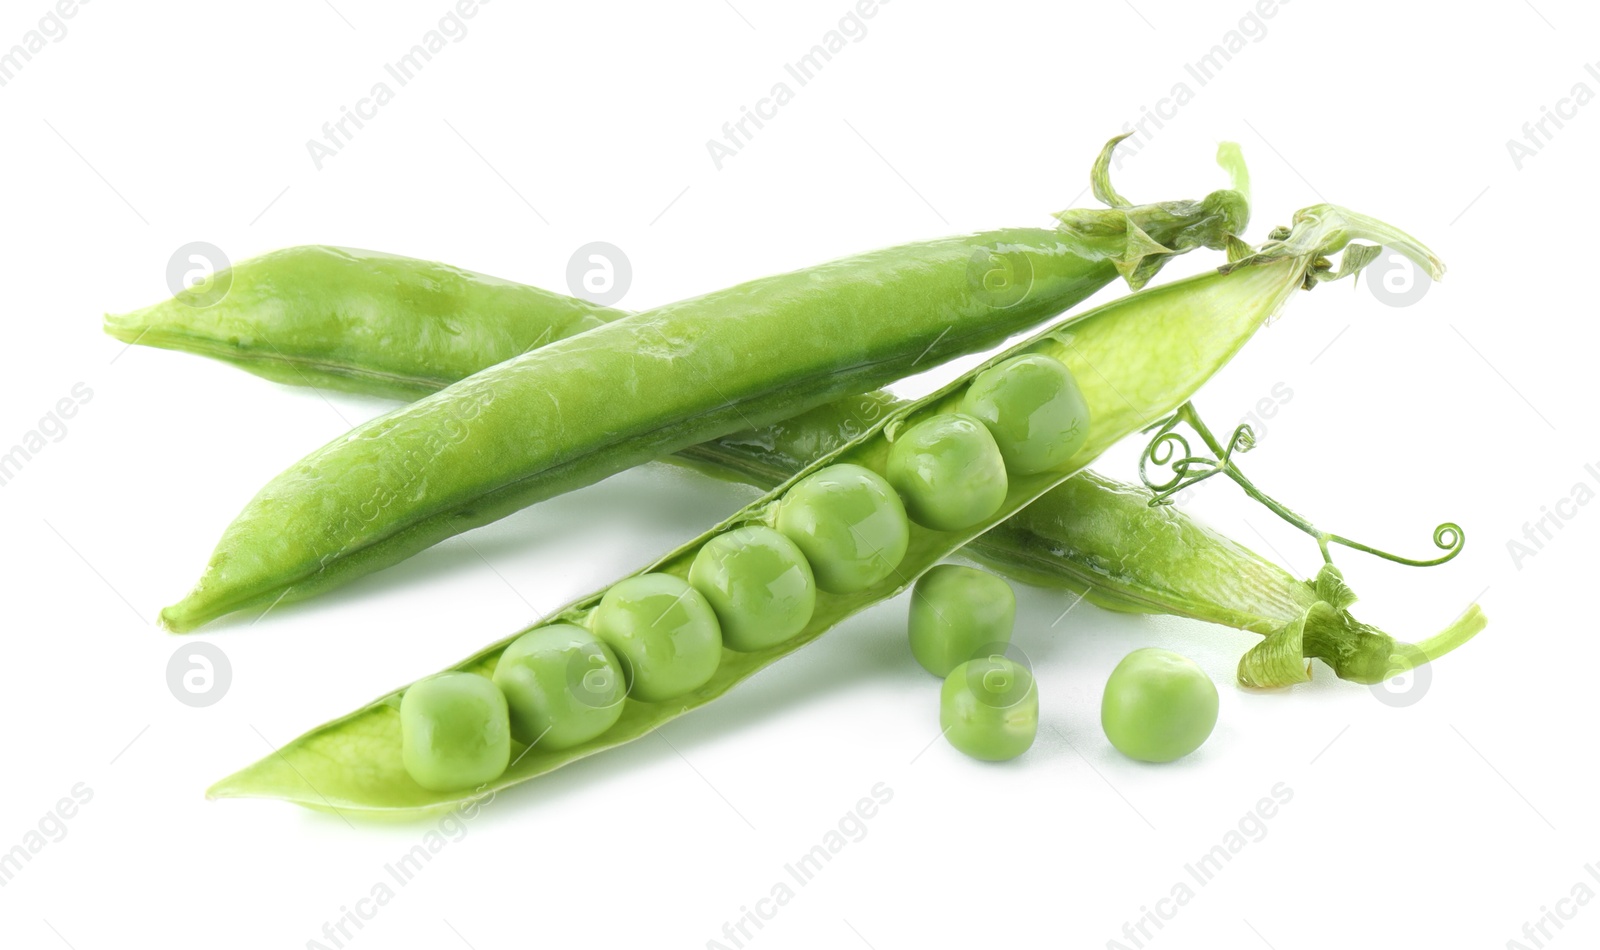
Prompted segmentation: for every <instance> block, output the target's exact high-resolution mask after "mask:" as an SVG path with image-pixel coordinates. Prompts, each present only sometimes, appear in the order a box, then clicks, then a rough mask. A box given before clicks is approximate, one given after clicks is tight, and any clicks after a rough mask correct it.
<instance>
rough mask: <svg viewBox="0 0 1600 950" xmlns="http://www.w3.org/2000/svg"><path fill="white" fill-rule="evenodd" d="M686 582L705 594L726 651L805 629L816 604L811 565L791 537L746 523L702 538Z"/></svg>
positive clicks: (777, 640)
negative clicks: (720, 630) (709, 537)
mask: <svg viewBox="0 0 1600 950" xmlns="http://www.w3.org/2000/svg"><path fill="white" fill-rule="evenodd" d="M689 586H691V587H693V588H694V589H695V590H697V591H699V592H700V593H701V594H702V595H704V596H705V599H706V601H707V602H708V603H710V604H711V609H712V611H714V612H715V613H716V615H717V622H718V624H719V625H720V626H721V628H722V643H723V645H724V646H726V647H727V648H728V649H730V650H740V651H743V652H746V653H748V652H751V651H753V650H761V649H765V648H766V647H770V646H774V645H776V644H779V643H782V642H783V641H785V640H788V639H789V638H790V637H793V636H794V635H795V634H797V633H799V632H800V631H801V630H803V629H805V626H806V623H807V622H808V621H810V620H811V614H812V611H814V610H815V609H816V606H817V582H816V578H815V577H813V576H812V573H811V565H810V563H809V562H807V561H806V556H805V555H804V554H803V553H801V551H800V548H799V547H798V546H796V545H795V543H794V542H793V541H790V540H789V539H788V538H786V537H784V536H783V535H782V534H779V533H778V532H777V531H774V530H773V529H772V528H768V527H766V526H765V525H748V526H746V527H743V528H735V529H733V530H732V531H728V532H725V533H723V534H719V535H717V536H716V537H714V538H712V539H711V540H710V541H708V542H706V544H705V545H704V546H702V547H701V548H700V552H699V553H698V554H696V555H695V558H694V563H693V564H691V565H690V567H689Z"/></svg>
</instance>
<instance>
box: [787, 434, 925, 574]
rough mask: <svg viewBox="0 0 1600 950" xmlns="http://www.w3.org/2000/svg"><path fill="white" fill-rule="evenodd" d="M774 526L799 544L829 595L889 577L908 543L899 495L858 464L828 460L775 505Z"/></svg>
mask: <svg viewBox="0 0 1600 950" xmlns="http://www.w3.org/2000/svg"><path fill="white" fill-rule="evenodd" d="M778 530H779V531H781V532H783V534H784V535H785V536H787V537H788V538H789V540H791V541H793V542H794V543H795V544H797V545H799V546H800V550H801V551H802V552H804V553H805V556H806V560H808V561H810V562H811V570H812V571H813V572H814V573H815V575H816V579H817V586H818V587H819V588H821V589H822V590H825V591H827V592H828V593H830V594H851V593H854V592H856V591H859V590H866V589H867V588H868V587H871V586H872V585H874V584H876V583H878V582H879V581H881V580H883V579H884V578H886V577H888V576H889V575H890V574H891V573H893V572H894V569H895V568H896V567H899V566H900V561H901V559H902V558H904V557H905V556H906V548H907V547H908V546H909V545H910V543H911V525H910V523H909V522H908V521H907V520H906V509H905V505H903V504H902V503H901V502H900V496H899V495H897V494H895V491H894V489H893V488H891V487H890V486H889V483H888V482H886V481H884V480H883V476H881V475H879V474H878V473H877V472H874V471H872V470H871V469H868V468H863V467H861V466H860V465H829V466H828V467H827V468H823V469H819V470H818V471H815V472H813V473H811V474H810V475H808V476H806V477H805V478H803V479H801V480H800V481H799V482H798V483H796V484H795V486H794V487H793V488H790V489H789V491H788V492H786V493H785V494H784V496H783V501H781V502H780V503H779V504H778Z"/></svg>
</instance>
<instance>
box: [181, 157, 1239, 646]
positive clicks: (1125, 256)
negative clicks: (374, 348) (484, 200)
mask: <svg viewBox="0 0 1600 950" xmlns="http://www.w3.org/2000/svg"><path fill="white" fill-rule="evenodd" d="M1114 144H1115V142H1113V143H1111V144H1109V145H1108V146H1107V149H1106V150H1105V151H1104V152H1103V153H1102V155H1101V158H1100V160H1099V161H1098V162H1097V164H1096V168H1095V172H1094V175H1093V176H1092V177H1093V181H1094V183H1095V187H1096V190H1097V192H1099V193H1100V194H1102V195H1104V196H1107V197H1108V198H1109V199H1111V200H1113V201H1114V202H1115V203H1117V204H1118V205H1119V206H1118V207H1115V208H1111V209H1104V210H1100V211H1081V210H1077V211H1069V212H1063V213H1061V214H1059V215H1058V216H1057V217H1058V219H1059V220H1060V222H1061V223H1060V226H1059V227H1058V228H1056V229H1054V230H1043V229H1036V228H1014V229H1007V230H1001V231H988V232H982V233H979V234H973V235H967V236H965V237H956V238H946V239H943V240H937V241H927V242H921V243H917V244H910V245H905V246H902V247H897V248H891V249H888V250H883V251H875V252H872V253H868V254H862V255H859V256H856V257H852V258H847V259H844V260H840V261H835V262H832V263H829V264H823V265H820V266H817V267H812V268H808V269H806V270H802V271H795V272H792V273H788V274H782V275H778V276H775V277H768V278H764V279H761V280H756V281H751V282H749V283H746V284H741V285H739V286H737V287H733V288H730V289H727V290H722V291H717V292H714V293H711V294H707V295H705V296H702V297H697V298H694V299H692V300H688V301H683V302H680V303H677V304H671V305H668V306H665V307H659V308H656V309H654V310H649V311H645V312H642V313H638V314H634V315H632V316H629V317H626V318H623V319H619V320H615V321H613V322H610V323H606V324H604V325H603V326H600V327H597V328H595V329H593V330H590V331H588V332H584V333H579V334H578V335H576V336H572V337H567V338H565V339H562V340H559V341H556V342H554V343H551V344H549V345H547V346H543V347H540V348H538V349H535V350H532V351H530V352H527V353H524V354H522V355H521V356H518V357H516V358H514V359H511V360H508V361H507V362H505V363H501V364H498V365H496V366H493V367H491V368H489V369H487V370H483V371H482V372H479V373H477V374H475V375H473V376H470V377H468V378H466V379H463V380H461V381H460V382H458V383H454V384H452V385H450V386H448V387H446V388H445V389H443V390H441V391H439V392H437V393H435V394H433V395H430V396H426V397H424V398H422V399H421V400H419V401H417V402H415V403H412V404H410V405H408V406H405V407H402V408H400V409H397V410H395V411H394V412H391V413H389V414H388V415H385V416H382V417H380V418H378V419H375V420H373V421H371V422H369V423H367V424H365V425H362V426H359V427H357V428H356V429H354V430H352V431H351V432H349V433H347V434H346V435H344V436H342V437H340V438H339V439H336V440H335V441H333V442H331V443H329V444H328V445H326V446H324V447H323V448H321V449H319V450H317V451H315V452H313V453H312V454H310V455H308V456H307V457H305V458H304V459H302V460H301V461H300V462H298V463H296V464H295V465H294V466H292V467H290V468H289V469H287V470H286V471H284V472H283V473H282V474H280V475H278V476H277V477H276V478H274V479H273V480H272V481H270V482H269V483H268V484H267V485H266V486H265V487H263V488H262V489H261V491H260V492H259V493H258V494H257V495H256V496H255V498H254V499H252V500H251V501H250V502H249V503H248V504H247V505H246V506H245V508H244V510H243V511H242V512H241V513H240V514H239V516H238V517H237V518H236V519H235V520H234V522H233V523H232V524H231V525H229V526H228V528H227V529H226V530H225V531H224V533H223V536H222V538H221V540H220V541H219V542H218V543H217V546H216V549H215V551H214V552H213V554H212V556H211V559H210V561H209V563H208V564H207V566H206V568H205V570H204V572H203V573H202V575H201V577H200V580H199V581H198V582H197V583H196V585H195V587H194V589H193V591H191V593H190V594H189V595H188V596H187V597H185V598H184V599H183V600H182V601H180V602H179V603H177V604H175V605H173V606H170V607H168V608H166V609H165V610H163V611H162V612H161V615H160V619H161V622H162V624H163V625H165V626H166V627H168V628H169V629H171V630H174V631H179V632H182V631H187V630H192V629H194V628H195V627H197V626H199V625H201V624H204V623H206V622H208V621H210V620H213V619H216V618H218V617H221V616H223V615H225V614H228V613H232V612H234V611H238V610H244V609H249V608H271V607H272V606H274V605H276V604H280V603H286V602H292V601H296V600H302V599H305V598H307V597H310V596H313V595H315V594H317V593H320V592H322V591H325V590H328V589H331V588H333V587H336V586H339V585H341V584H344V583H348V582H349V581H351V580H354V579H356V578H359V577H361V576H364V575H366V574H369V573H371V572H373V571H376V570H380V569H382V568H384V567H388V566H390V565H393V564H395V563H397V562H399V561H401V560H404V559H405V558H407V557H410V556H411V555H413V554H416V553H417V552H419V551H421V550H424V549H425V548H427V547H429V546H431V545H433V544H436V543H438V542H440V541H442V540H444V539H446V538H449V537H452V536H454V535H456V534H459V533H461V532H463V531H467V530H470V529H471V528H475V527H478V526H480V525H484V524H487V523H489V522H492V521H495V520H497V519H499V518H502V517H504V516H506V515H508V514H510V513H512V512H514V511H517V510H519V509H521V508H524V507H526V506H528V505H530V504H534V503H536V502H538V501H541V500H544V499H546V498H550V497H552V496H554V495H558V494H561V493H563V492H566V491H570V490H572V489H575V488H579V487H582V486H585V485H589V484H592V483H594V482H596V481H599V480H600V479H603V478H605V477H607V476H609V475H612V474H615V473H616V472H619V471H622V470H625V469H627V468H631V467H633V466H635V465H638V464H640V463H642V462H646V461H649V460H652V459H655V458H658V457H660V456H662V455H666V454H669V453H671V452H675V451H677V450H679V449H683V448H687V447H688V446H691V445H694V444H696V443H698V442H702V441H704V440H706V439H709V438H715V437H717V436H720V435H725V434H727V433H729V432H733V431H736V430H739V429H742V428H748V427H750V426H757V425H763V424H766V423H769V422H772V421H775V420H778V419H782V418H786V417H788V416H792V415H794V414H795V413H797V412H801V411H804V410H805V409H808V408H811V407H813V406H816V405H820V404H822V403H825V402H827V401H829V400H831V399H836V398H839V397H841V396H844V395H848V394H850V393H859V392H863V391H865V390H869V389H872V388H874V387H876V386H880V385H883V384H885V383H888V382H890V381H892V380H895V379H898V378H900V377H903V376H905V375H908V374H910V373H911V372H914V371H915V370H917V369H918V368H921V367H925V366H928V365H932V364H935V363H938V362H941V361H943V360H946V359H949V358H951V357H953V356H955V355H958V354H962V353H970V352H975V351H979V350H983V349H987V348H989V347H991V346H993V345H995V344H997V343H999V342H1000V341H1002V340H1004V339H1005V338H1006V337H1008V336H1010V335H1011V334H1013V333H1015V332H1017V331H1019V330H1021V329H1024V328H1027V327H1030V326H1034V325H1036V324H1038V323H1040V322H1042V321H1044V320H1045V319H1048V318H1049V317H1052V316H1054V315H1056V314H1059V313H1060V312H1062V311H1063V310H1066V309H1068V308H1069V307H1071V306H1073V305H1074V304H1076V303H1078V302H1079V301H1081V300H1082V299H1084V298H1085V297H1087V296H1088V295H1089V294H1091V293H1093V292H1094V291H1096V290H1098V289H1099V288H1101V287H1103V286H1105V285H1106V284H1107V283H1110V282H1111V281H1112V280H1114V279H1115V278H1116V276H1117V275H1118V274H1119V273H1121V274H1122V275H1124V276H1125V277H1127V278H1128V279H1129V280H1130V282H1131V283H1134V284H1138V283H1139V282H1142V281H1143V280H1144V279H1146V278H1148V276H1149V275H1150V274H1152V273H1154V271H1155V270H1156V269H1157V268H1159V266H1160V265H1161V263H1162V262H1163V261H1164V260H1165V259H1167V258H1169V257H1170V256H1171V255H1172V254H1174V253H1179V252H1182V251H1185V250H1188V249H1190V248H1193V247H1197V246H1210V247H1223V246H1225V245H1226V244H1227V242H1228V241H1229V240H1230V239H1231V238H1232V235H1234V234H1235V233H1236V232H1237V231H1239V230H1240V229H1241V228H1242V226H1243V224H1244V220H1245V217H1246V214H1247V206H1246V203H1245V199H1244V197H1243V196H1242V195H1241V194H1240V193H1238V192H1236V191H1218V192H1213V193H1212V194H1211V195H1209V196H1207V197H1206V198H1205V199H1203V200H1202V201H1199V202H1174V203H1165V204H1156V205H1143V206H1137V207H1133V206H1128V205H1126V203H1125V202H1123V201H1122V199H1120V197H1119V196H1117V195H1116V193H1115V192H1114V191H1113V190H1112V189H1111V187H1110V184H1109V179H1108V177H1107V173H1106V168H1107V165H1108V162H1109V156H1110V150H1111V148H1112V147H1113V146H1114ZM1222 157H1223V158H1224V160H1225V162H1226V163H1227V164H1229V165H1230V166H1231V167H1232V168H1233V169H1234V170H1235V171H1236V178H1242V169H1240V167H1239V165H1238V162H1237V153H1236V151H1224V152H1223V153H1222Z"/></svg>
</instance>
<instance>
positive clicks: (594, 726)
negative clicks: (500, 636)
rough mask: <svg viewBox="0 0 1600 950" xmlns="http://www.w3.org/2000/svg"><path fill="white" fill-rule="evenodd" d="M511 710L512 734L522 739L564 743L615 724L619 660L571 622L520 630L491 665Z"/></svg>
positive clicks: (620, 695) (623, 692) (550, 745)
mask: <svg viewBox="0 0 1600 950" xmlns="http://www.w3.org/2000/svg"><path fill="white" fill-rule="evenodd" d="M494 685H496V686H498V687H500V692H502V693H504V694H505V696H506V703H507V705H509V707H510V710H511V734H512V736H513V737H514V738H515V739H516V740H517V741H518V742H521V743H523V744H524V745H538V746H539V747H540V748H543V749H567V748H571V747H572V746H575V745H578V744H579V743H582V742H587V741H589V740H590V739H593V738H594V737H595V736H598V735H600V734H601V733H602V732H605V731H606V730H607V729H610V728H611V727H612V726H613V725H615V724H616V721H617V719H618V718H619V717H621V715H622V701H623V700H624V699H625V698H626V697H627V687H626V685H625V684H624V681H623V676H622V666H621V665H620V664H619V663H618V662H617V656H616V654H615V653H612V652H611V648H610V647H608V646H606V645H605V644H604V643H602V642H601V641H600V638H598V637H596V636H595V635H594V634H592V633H590V632H589V631H587V630H585V629H583V628H582V627H578V626H574V625H573V624H570V623H553V624H550V625H549V626H547V627H540V628H538V629H537V630H531V631H529V632H528V633H525V634H523V635H522V636H520V637H518V638H517V639H516V640H513V641H512V643H511V645H510V646H508V647H506V649H505V652H503V653H501V654H500V661H499V662H498V663H497V664H496V665H495V668H494Z"/></svg>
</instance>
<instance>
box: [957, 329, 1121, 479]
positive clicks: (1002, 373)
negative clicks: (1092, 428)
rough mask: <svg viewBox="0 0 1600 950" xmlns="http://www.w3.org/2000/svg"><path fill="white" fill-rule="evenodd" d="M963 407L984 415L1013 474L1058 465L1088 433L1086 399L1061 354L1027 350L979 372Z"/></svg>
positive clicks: (984, 421)
mask: <svg viewBox="0 0 1600 950" xmlns="http://www.w3.org/2000/svg"><path fill="white" fill-rule="evenodd" d="M961 411H962V412H964V413H967V414H968V415H971V416H975V417H977V418H978V419H981V420H983V424H984V425H986V426H988V427H989V432H990V433H992V434H993V435H994V440H995V443H996V444H997V445H999V447H1000V454H1001V455H1002V456H1003V457H1004V458H1005V460H1006V470H1007V471H1009V472H1011V473H1012V474H1013V475H1035V474H1037V473H1039V472H1044V471H1048V470H1050V469H1053V468H1056V467H1058V466H1060V465H1062V464H1063V463H1065V462H1066V461H1067V460H1068V459H1070V458H1072V456H1073V454H1074V453H1075V452H1077V451H1078V449H1080V448H1082V447H1083V443H1084V442H1085V441H1086V440H1087V439H1088V438H1089V405H1088V403H1087V402H1086V401H1085V400H1084V398H1083V393H1082V391H1080V390H1079V389H1078V383H1077V381H1076V380H1074V379H1073V378H1072V372H1071V371H1070V370H1068V369H1067V367H1066V366H1065V365H1063V364H1062V363H1061V362H1060V361H1059V360H1055V359H1052V358H1050V357H1048V356H1041V355H1038V354H1030V355H1028V356H1018V357H1016V358H1014V359H1009V360H1006V361H1005V362H1003V363H1000V364H998V365H996V366H994V367H991V368H989V369H986V370H984V371H983V372H981V373H979V374H978V376H977V378H976V379H974V380H973V381H972V385H971V386H970V387H968V389H967V392H966V394H965V395H964V396H962V397H961Z"/></svg>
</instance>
